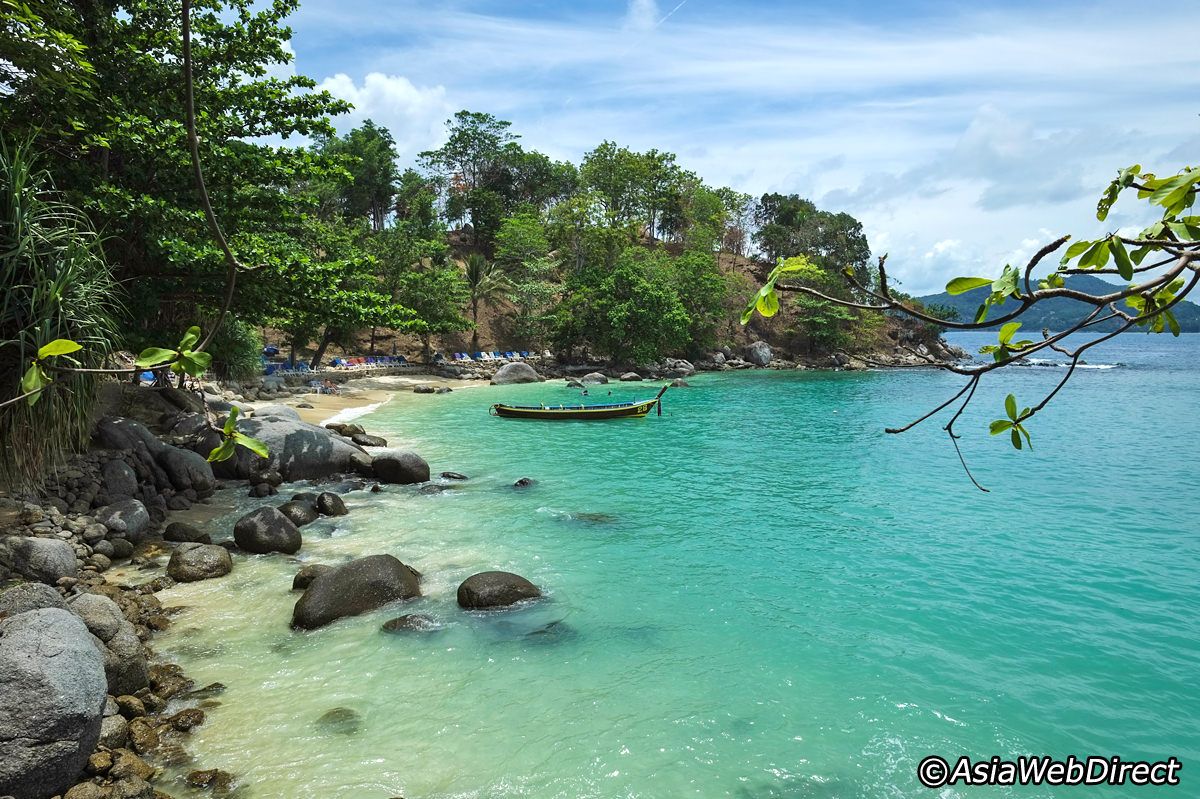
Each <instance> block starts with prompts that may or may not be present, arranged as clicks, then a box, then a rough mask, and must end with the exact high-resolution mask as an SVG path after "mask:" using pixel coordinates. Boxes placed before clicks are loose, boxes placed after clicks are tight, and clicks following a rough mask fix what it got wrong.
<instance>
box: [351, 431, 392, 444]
mask: <svg viewBox="0 0 1200 799" xmlns="http://www.w3.org/2000/svg"><path fill="white" fill-rule="evenodd" d="M350 440H351V441H353V442H354V443H355V444H358V445H359V446H360V447H386V446H387V439H386V438H383V437H382V436H373V435H371V434H370V433H355V434H354V435H352V436H350Z"/></svg>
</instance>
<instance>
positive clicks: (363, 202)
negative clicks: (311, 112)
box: [318, 119, 400, 232]
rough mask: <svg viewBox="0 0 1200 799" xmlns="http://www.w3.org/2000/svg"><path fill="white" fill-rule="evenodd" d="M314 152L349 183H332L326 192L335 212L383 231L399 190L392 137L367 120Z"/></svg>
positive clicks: (398, 174) (385, 129) (344, 181)
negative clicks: (342, 171)
mask: <svg viewBox="0 0 1200 799" xmlns="http://www.w3.org/2000/svg"><path fill="white" fill-rule="evenodd" d="M318 149H319V150H320V152H321V153H322V154H323V155H326V156H330V157H332V158H334V159H336V160H337V161H338V163H339V164H341V165H342V166H343V167H344V168H345V169H346V171H347V172H348V173H349V180H342V181H336V182H335V183H334V185H333V186H331V187H330V189H329V191H330V193H331V194H332V195H333V199H334V201H335V202H336V203H337V207H338V210H339V212H340V213H341V214H342V215H343V216H345V217H347V218H350V219H354V218H366V219H368V220H370V222H371V229H372V230H374V231H376V232H378V231H380V230H383V226H384V221H385V220H386V219H387V215H388V214H389V213H391V212H392V211H393V209H394V208H395V198H396V194H397V192H398V191H399V188H400V187H399V186H398V182H399V180H400V171H399V169H398V168H397V167H396V158H397V155H396V142H395V140H394V139H393V138H392V134H391V133H390V132H388V130H387V128H381V127H379V126H378V125H376V124H375V123H374V122H372V121H371V120H369V119H368V120H366V121H365V122H363V124H362V125H361V126H360V127H357V128H355V129H354V130H352V131H350V132H349V133H347V134H345V135H344V136H341V137H329V138H325V139H322V140H321V142H320V143H319V145H318Z"/></svg>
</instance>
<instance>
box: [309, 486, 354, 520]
mask: <svg viewBox="0 0 1200 799" xmlns="http://www.w3.org/2000/svg"><path fill="white" fill-rule="evenodd" d="M349 512H350V511H348V510H346V503H345V502H343V501H342V498H341V497H339V496H338V495H337V494H334V493H333V492H332V491H324V492H322V493H321V494H320V495H318V496H317V513H319V514H321V515H322V516H345V515H346V514H347V513H349Z"/></svg>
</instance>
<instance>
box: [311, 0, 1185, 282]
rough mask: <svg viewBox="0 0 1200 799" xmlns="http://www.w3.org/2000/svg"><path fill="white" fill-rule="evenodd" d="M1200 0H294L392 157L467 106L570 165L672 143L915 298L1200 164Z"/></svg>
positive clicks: (1133, 218)
mask: <svg viewBox="0 0 1200 799" xmlns="http://www.w3.org/2000/svg"><path fill="white" fill-rule="evenodd" d="M1197 23H1200V4H1198V3H1196V2H1194V0H1192V1H1191V2H1172V0H1168V1H1167V2H1156V3H1154V4H1152V5H1151V4H1134V3H1129V2H1124V3H1115V2H1103V3H1094V2H1088V3H1054V2H1037V3H1034V2H1007V3H987V2H974V3H970V4H967V3H945V2H932V1H929V2H905V3H881V2H865V0H850V1H849V2H845V1H844V2H820V3H817V2H813V3H798V2H779V1H778V0H776V1H774V2H769V1H768V0H750V1H743V2H729V1H728V0H685V1H684V2H682V3H680V2H679V0H657V2H656V1H655V0H612V1H611V2H600V0H582V1H581V2H548V1H547V0H540V1H535V2H500V0H475V1H473V2H472V1H468V0H452V1H451V2H438V3H432V2H430V3H417V2H408V1H407V0H303V2H302V6H301V8H300V10H299V11H298V12H297V14H296V15H295V16H294V17H293V19H292V27H293V29H294V36H293V39H292V48H293V49H294V51H295V53H296V63H295V67H296V68H297V69H298V70H299V71H300V72H302V73H304V74H307V75H309V76H311V77H313V78H314V79H316V80H317V81H318V82H319V83H320V84H321V85H322V87H323V88H326V89H329V90H330V91H332V92H333V93H334V94H336V95H338V96H340V97H343V98H345V99H347V100H350V101H351V102H353V103H355V105H356V110H355V111H354V113H353V114H351V115H348V116H347V117H344V118H342V119H341V120H339V122H338V124H339V126H340V127H342V128H343V129H348V128H349V127H352V126H353V125H355V124H358V123H359V122H361V121H362V119H364V118H367V117H370V118H372V119H374V120H375V121H377V122H380V123H382V124H385V125H387V126H388V127H389V128H390V129H391V130H392V132H393V135H394V136H395V137H396V140H397V142H398V144H399V146H400V149H401V157H402V161H405V162H411V160H412V159H413V157H414V155H415V153H417V152H419V151H420V150H423V149H429V148H431V147H436V146H438V144H439V143H440V142H441V140H442V137H443V132H444V124H443V123H444V121H445V120H446V119H447V118H448V117H449V116H450V115H451V114H452V113H453V112H455V111H457V110H459V109H461V108H469V109H471V110H473V111H487V112H489V113H492V114H495V115H497V116H499V117H501V118H504V119H508V120H510V121H511V122H512V123H513V128H514V130H515V131H516V132H517V133H519V134H521V136H522V143H523V144H524V145H525V146H527V147H531V148H534V149H537V150H541V151H542V152H545V153H547V154H549V155H552V156H554V157H556V158H569V159H571V160H573V161H576V162H578V160H579V158H580V157H581V156H582V155H583V154H584V153H585V152H586V151H587V150H589V149H591V148H592V147H594V146H595V145H596V144H598V143H600V142H601V141H602V140H604V139H611V140H614V141H617V142H619V143H620V144H623V145H626V146H629V147H632V148H635V149H648V148H651V147H655V148H658V149H660V150H670V151H673V152H675V153H677V154H678V156H679V160H680V162H681V163H682V164H683V165H684V166H685V167H687V168H689V169H692V170H694V171H696V172H697V173H699V174H700V175H701V176H703V177H704V178H705V179H706V180H707V181H708V182H710V183H712V184H715V185H730V186H733V187H734V188H737V189H739V190H742V191H747V192H751V193H755V194H758V193H761V192H764V191H781V192H796V193H799V194H801V195H804V196H806V197H809V198H811V199H813V200H814V201H816V202H817V203H818V205H821V206H822V207H826V208H829V209H831V210H844V211H847V212H849V213H851V214H853V215H854V216H855V217H857V218H858V219H860V220H861V221H862V222H863V225H864V228H865V229H866V231H867V234H868V237H869V239H870V242H871V245H872V248H873V249H874V250H875V251H876V252H877V253H882V252H888V253H889V255H890V257H889V262H888V263H889V272H890V273H891V274H894V275H895V276H896V277H898V278H899V279H900V280H901V281H903V286H904V288H905V289H906V290H907V291H910V292H912V293H915V294H922V293H926V292H929V291H937V290H940V289H941V287H942V286H943V285H944V284H945V282H946V280H947V279H948V278H949V277H951V276H953V275H955V274H996V273H998V272H999V271H1000V269H1002V268H1003V266H1004V264H1005V263H1007V262H1017V261H1020V262H1023V261H1024V260H1026V259H1027V258H1028V257H1029V255H1030V254H1031V253H1032V252H1034V251H1036V250H1037V249H1038V248H1039V247H1040V246H1041V244H1043V243H1044V242H1046V241H1048V240H1050V239H1053V238H1055V237H1056V236H1057V235H1060V234H1062V233H1074V234H1077V235H1083V236H1087V235H1095V234H1098V233H1101V232H1104V231H1106V230H1108V229H1116V228H1118V227H1127V228H1128V227H1131V226H1140V225H1141V224H1143V223H1144V222H1145V221H1146V220H1147V218H1146V217H1144V216H1141V215H1139V213H1140V212H1139V209H1137V208H1136V206H1135V205H1134V204H1133V203H1122V204H1119V205H1118V207H1117V209H1116V212H1115V213H1114V214H1113V215H1112V216H1110V218H1109V221H1108V222H1107V223H1106V224H1104V225H1100V224H1099V223H1097V222H1096V220H1095V216H1094V207H1095V199H1096V197H1097V196H1098V194H1099V191H1100V189H1101V188H1102V187H1103V184H1104V183H1105V182H1107V180H1108V179H1109V177H1110V176H1111V175H1113V174H1114V173H1115V171H1116V170H1117V169H1118V168H1119V167H1122V166H1125V165H1128V164H1130V163H1135V162H1138V163H1141V164H1143V166H1146V167H1153V168H1154V169H1155V170H1157V171H1158V172H1160V173H1163V172H1167V171H1174V170H1176V169H1178V168H1180V167H1181V166H1183V165H1185V164H1189V163H1190V164H1197V163H1200V47H1198V46H1197V41H1198V40H1197V38H1196V30H1197V28H1198V27H1200V26H1198V25H1197Z"/></svg>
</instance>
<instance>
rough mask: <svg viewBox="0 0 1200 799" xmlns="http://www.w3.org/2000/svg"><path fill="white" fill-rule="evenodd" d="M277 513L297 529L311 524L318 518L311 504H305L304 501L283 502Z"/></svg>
mask: <svg viewBox="0 0 1200 799" xmlns="http://www.w3.org/2000/svg"><path fill="white" fill-rule="evenodd" d="M279 512H280V513H282V514H283V515H284V516H286V517H287V518H288V521H290V522H291V523H292V524H294V525H296V526H297V527H303V526H304V525H306V524H312V523H313V522H315V521H316V520H317V519H318V518H320V516H319V514H318V513H317V509H316V508H315V507H313V503H311V502H305V501H304V500H292V501H291V502H285V503H283V504H282V505H280V506H279Z"/></svg>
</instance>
